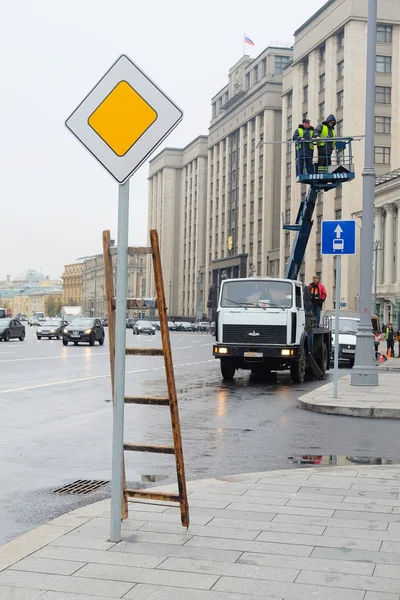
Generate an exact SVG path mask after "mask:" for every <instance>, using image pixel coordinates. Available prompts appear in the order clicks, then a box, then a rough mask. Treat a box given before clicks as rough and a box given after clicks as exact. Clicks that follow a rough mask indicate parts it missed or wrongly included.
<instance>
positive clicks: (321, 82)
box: [319, 73, 326, 92]
mask: <svg viewBox="0 0 400 600" xmlns="http://www.w3.org/2000/svg"><path fill="white" fill-rule="evenodd" d="M325 82H326V76H325V73H322V75H320V76H319V91H320V92H324V91H325Z"/></svg>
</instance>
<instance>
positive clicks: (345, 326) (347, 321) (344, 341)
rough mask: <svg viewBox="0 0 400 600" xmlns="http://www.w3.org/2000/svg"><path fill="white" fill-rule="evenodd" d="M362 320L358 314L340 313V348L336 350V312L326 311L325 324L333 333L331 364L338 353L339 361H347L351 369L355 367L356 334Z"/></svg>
mask: <svg viewBox="0 0 400 600" xmlns="http://www.w3.org/2000/svg"><path fill="white" fill-rule="evenodd" d="M359 321H360V318H359V315H358V313H356V312H355V311H350V310H340V311H339V347H338V348H337V349H336V348H335V312H334V311H329V310H327V311H325V313H324V317H323V323H324V325H325V326H328V327H329V328H330V329H331V331H332V355H331V362H332V363H333V361H334V358H335V352H336V351H337V352H338V360H339V361H347V362H348V363H349V364H350V367H353V365H354V359H355V355H356V340H357V338H356V334H357V331H358V324H359Z"/></svg>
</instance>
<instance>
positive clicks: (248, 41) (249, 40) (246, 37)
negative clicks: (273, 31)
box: [244, 35, 255, 46]
mask: <svg viewBox="0 0 400 600" xmlns="http://www.w3.org/2000/svg"><path fill="white" fill-rule="evenodd" d="M244 43H245V44H249V46H255V44H254V42H253V40H252V39H250V38H249V37H248V36H247V35H245V36H244Z"/></svg>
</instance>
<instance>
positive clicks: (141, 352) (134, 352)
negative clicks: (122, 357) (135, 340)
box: [125, 348, 164, 356]
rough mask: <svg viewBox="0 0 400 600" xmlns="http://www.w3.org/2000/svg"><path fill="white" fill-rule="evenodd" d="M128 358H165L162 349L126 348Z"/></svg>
mask: <svg viewBox="0 0 400 600" xmlns="http://www.w3.org/2000/svg"><path fill="white" fill-rule="evenodd" d="M125 354H126V355H127V356H164V350H163V349H162V348H126V349H125Z"/></svg>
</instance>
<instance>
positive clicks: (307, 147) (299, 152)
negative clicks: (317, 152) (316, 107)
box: [293, 119, 314, 175]
mask: <svg viewBox="0 0 400 600" xmlns="http://www.w3.org/2000/svg"><path fill="white" fill-rule="evenodd" d="M313 134H314V127H312V125H311V121H310V119H303V122H302V123H301V124H300V125H299V126H298V128H297V129H296V131H295V132H294V134H293V141H295V142H297V144H296V175H302V174H303V173H304V172H306V173H307V174H308V175H311V174H312V173H314V163H313V158H314V142H313V141H312V138H313Z"/></svg>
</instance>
